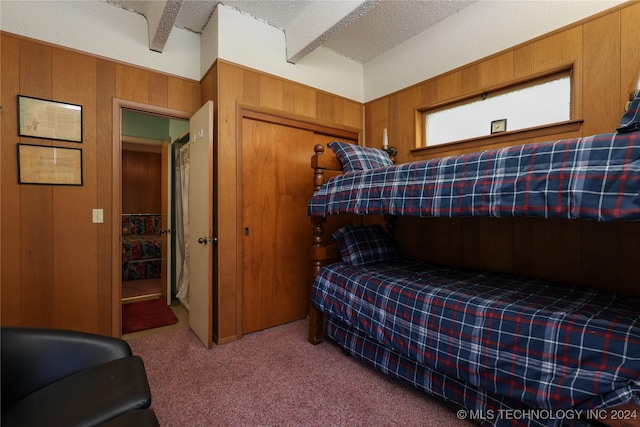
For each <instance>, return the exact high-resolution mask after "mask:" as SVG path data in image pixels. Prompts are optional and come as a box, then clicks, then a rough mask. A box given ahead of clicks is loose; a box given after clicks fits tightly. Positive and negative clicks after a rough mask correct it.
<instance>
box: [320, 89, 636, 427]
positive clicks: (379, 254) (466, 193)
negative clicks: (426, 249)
mask: <svg viewBox="0 0 640 427" xmlns="http://www.w3.org/2000/svg"><path fill="white" fill-rule="evenodd" d="M634 96H635V98H633V102H632V103H631V104H630V106H629V108H628V110H627V112H626V113H625V115H624V117H623V118H622V121H621V123H620V127H619V128H618V129H617V131H616V132H615V133H609V134H601V135H593V136H588V137H582V138H575V139H566V140H560V141H551V142H545V143H536V144H528V145H522V146H517V147H507V148H501V149H497V150H489V151H484V152H481V153H472V154H465V155H460V156H453V157H447V158H441V159H433V160H425V161H418V162H412V163H406V164H399V165H394V164H393V162H392V161H391V159H390V158H389V156H388V155H387V153H385V152H384V151H382V150H377V149H374V148H366V147H360V146H357V145H353V144H347V143H341V142H338V141H334V142H331V143H329V144H328V146H329V148H330V152H327V153H325V149H324V147H323V146H321V145H317V146H316V147H315V155H314V156H313V157H312V160H311V165H312V168H313V169H314V190H315V191H314V194H313V196H312V198H311V200H310V202H309V205H308V212H307V213H308V215H309V216H310V217H311V222H312V224H313V246H312V248H311V261H312V265H313V267H312V268H313V276H314V282H313V285H312V289H311V307H310V322H309V341H310V342H311V343H313V344H318V343H320V342H322V340H323V339H324V338H325V337H326V338H328V339H330V340H331V341H334V342H336V343H337V344H338V345H340V346H341V347H342V348H343V349H344V350H345V352H347V353H348V354H350V355H352V356H354V357H356V358H358V359H361V360H362V361H364V362H366V363H368V364H369V365H371V366H373V367H375V368H376V369H378V370H380V371H382V372H384V373H385V374H387V375H389V376H391V377H394V378H400V379H402V380H405V381H408V382H410V383H412V384H413V385H414V386H415V387H417V388H419V389H422V390H424V391H426V392H428V393H429V394H432V395H435V396H439V397H441V398H443V399H445V400H446V401H448V402H450V403H453V404H455V405H457V406H459V407H460V408H464V410H465V411H468V412H466V413H465V414H466V416H469V417H470V418H472V419H474V420H477V421H478V422H480V424H482V425H486V426H493V425H495V426H507V425H508V426H513V425H527V426H559V425H600V424H599V423H604V424H607V425H612V426H613V425H632V426H638V425H640V293H638V294H637V295H624V294H621V293H616V292H612V291H608V290H606V288H607V285H606V284H603V285H604V286H603V288H605V290H600V289H593V288H587V287H582V286H571V285H567V284H558V283H554V282H551V281H547V280H542V279H538V278H533V277H522V276H518V275H514V274H510V273H504V272H499V271H490V270H484V269H478V268H469V267H459V266H451V265H438V264H433V263H428V262H424V261H418V260H414V259H410V258H407V257H405V256H403V255H401V254H400V253H399V252H398V251H397V250H396V247H395V245H394V241H393V238H392V236H391V235H390V233H389V232H388V230H385V228H384V227H382V226H381V225H380V224H377V223H373V224H368V225H352V226H345V227H342V228H339V229H338V230H337V231H335V232H334V233H333V234H332V236H331V238H330V239H327V238H325V236H324V227H325V224H326V221H327V219H328V217H330V216H335V215H344V214H355V215H358V216H362V215H383V216H385V217H386V218H393V217H397V216H419V217H420V216H424V217H429V216H436V217H464V216H483V217H486V216H488V217H498V218H502V217H541V218H563V219H566V220H573V219H577V218H584V219H587V220H594V221H600V222H607V221H636V220H640V95H638V94H637V92H636V93H635V94H634ZM331 152H333V154H334V156H332V155H331ZM327 170H341V172H342V173H341V174H339V175H337V176H333V177H331V178H329V179H327V180H326V182H325V178H324V177H325V171H327ZM391 231H392V230H391Z"/></svg>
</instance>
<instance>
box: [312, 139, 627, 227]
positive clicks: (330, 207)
mask: <svg viewBox="0 0 640 427" xmlns="http://www.w3.org/2000/svg"><path fill="white" fill-rule="evenodd" d="M307 213H308V215H310V216H313V217H325V216H328V215H337V214H342V213H351V214H390V215H410V216H441V217H454V216H493V217H505V216H537V217H544V218H551V217H559V218H590V219H595V220H598V221H608V220H615V219H619V220H624V219H640V132H631V133H621V134H600V135H594V136H589V137H583V138H576V139H567V140H559V141H554V142H545V143H537V144H526V145H521V146H516V147H507V148H502V149H498V150H490V151H485V152H481V153H472V154H466V155H461V156H454V157H446V158H441V159H434V160H425V161H418V162H412V163H405V164H401V165H396V166H390V167H385V168H378V169H371V170H366V171H356V172H347V173H345V174H342V175H339V176H336V177H333V178H330V179H329V180H327V182H326V183H325V185H323V186H322V187H321V188H320V189H319V190H318V191H316V192H315V194H314V195H313V197H312V199H311V201H310V202H309V205H308V210H307Z"/></svg>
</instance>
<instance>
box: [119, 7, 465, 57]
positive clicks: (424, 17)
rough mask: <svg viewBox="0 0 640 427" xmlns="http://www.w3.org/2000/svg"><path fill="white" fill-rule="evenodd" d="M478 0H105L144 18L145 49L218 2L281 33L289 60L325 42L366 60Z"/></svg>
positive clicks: (193, 26) (198, 27) (196, 26)
mask: <svg viewBox="0 0 640 427" xmlns="http://www.w3.org/2000/svg"><path fill="white" fill-rule="evenodd" d="M476 1H477V0H222V1H220V0H107V2H108V3H110V4H113V5H115V6H118V7H123V8H125V9H127V10H131V11H132V12H136V13H140V14H142V15H144V16H145V17H146V18H147V22H148V31H149V48H150V49H151V50H156V51H158V52H162V49H163V48H164V43H166V40H167V39H168V37H169V34H170V32H171V30H172V29H173V28H174V27H179V28H185V29H188V30H190V31H193V32H196V33H200V32H202V30H203V28H204V27H205V26H206V25H207V22H208V21H209V18H210V17H211V15H212V13H213V11H214V10H215V8H216V6H217V5H218V4H219V3H222V4H224V5H225V6H229V7H232V8H235V9H237V10H240V11H242V12H244V13H247V14H249V15H251V16H253V17H254V18H256V19H258V20H260V21H263V22H266V23H268V24H270V25H273V26H275V27H277V28H279V29H281V30H283V31H284V33H285V38H286V43H287V60H289V61H290V62H293V63H295V62H297V61H299V60H300V59H302V58H303V57H304V56H305V55H307V54H308V53H310V52H311V51H313V50H314V49H316V48H318V47H320V46H324V47H326V48H329V49H331V50H333V51H335V52H337V53H339V54H342V55H344V56H346V57H348V58H351V59H353V60H355V61H357V62H361V63H364V62H367V61H369V60H371V59H373V58H375V57H376V56H378V55H380V54H382V53H384V52H386V51H387V50H389V49H391V48H393V47H394V46H397V45H398V44H400V43H402V42H404V41H406V40H408V39H410V38H411V37H413V36H415V35H416V34H419V33H421V32H422V31H425V30H426V29H428V28H429V27H431V26H433V25H435V24H437V23H438V22H440V21H442V20H444V19H446V18H447V17H448V16H450V15H453V14H455V13H457V12H459V11H460V10H462V9H464V8H465V7H468V6H469V5H470V4H472V3H475V2H476Z"/></svg>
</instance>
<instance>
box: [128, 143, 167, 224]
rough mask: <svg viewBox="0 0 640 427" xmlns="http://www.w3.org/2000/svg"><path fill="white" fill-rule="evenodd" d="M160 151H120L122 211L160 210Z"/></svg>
mask: <svg viewBox="0 0 640 427" xmlns="http://www.w3.org/2000/svg"><path fill="white" fill-rule="evenodd" d="M161 167H162V161H161V155H160V153H152V152H148V151H133V150H123V151H122V213H150V214H160V212H161V208H162V205H161V197H160V196H161V191H160V190H161V185H162V182H161V179H160V178H161V176H162V171H161V169H160V168H161Z"/></svg>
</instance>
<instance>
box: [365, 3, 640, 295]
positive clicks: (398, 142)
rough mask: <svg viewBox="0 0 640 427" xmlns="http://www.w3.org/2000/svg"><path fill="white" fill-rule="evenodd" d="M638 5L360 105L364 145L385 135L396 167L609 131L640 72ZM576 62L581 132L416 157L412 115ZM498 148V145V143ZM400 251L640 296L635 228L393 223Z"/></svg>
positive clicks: (526, 222) (474, 221) (527, 222)
mask: <svg viewBox="0 0 640 427" xmlns="http://www.w3.org/2000/svg"><path fill="white" fill-rule="evenodd" d="M639 21H640V3H637V2H633V3H629V4H625V5H623V6H621V7H618V8H616V9H613V10H612V11H610V12H605V13H602V14H599V15H597V16H595V17H593V18H589V19H587V20H584V21H581V22H579V23H576V24H575V25H572V26H570V27H568V28H565V29H562V30H559V31H556V32H554V33H551V34H549V35H547V36H543V37H540V38H537V39H535V40H532V41H530V42H527V43H523V44H521V45H519V46H515V47H513V48H511V49H508V50H506V51H504V52H501V53H498V54H496V55H493V56H491V57H488V58H485V59H483V60H480V61H477V62H474V63H472V64H468V65H466V66H464V67H461V68H459V69H456V70H453V71H451V72H448V73H446V74H443V75H441V76H437V77H435V78H433V79H429V80H426V81H424V82H422V83H420V84H417V85H414V86H412V87H409V88H407V89H405V90H402V91H399V92H397V93H393V94H390V95H389V96H385V97H383V98H380V99H377V100H374V101H372V102H369V103H367V104H366V105H365V117H366V125H365V129H366V135H367V145H371V146H379V144H380V141H381V140H382V132H383V129H384V128H385V127H386V128H388V133H389V141H390V144H391V145H395V146H396V147H397V148H398V162H400V163H402V162H408V161H413V160H419V159H426V158H432V157H442V156H446V155H455V154H461V153H463V152H466V151H480V150H483V149H490V148H496V147H500V146H508V145H518V144H523V143H530V142H540V141H544V140H555V139H562V138H570V137H579V136H586V135H592V134H596V133H606V132H613V131H614V130H615V128H616V127H617V125H618V123H619V121H620V118H621V117H622V114H623V112H624V109H623V108H624V104H625V101H626V99H627V96H628V95H627V89H628V87H629V85H630V84H631V81H632V79H633V76H634V74H635V72H636V70H637V69H638V66H639V64H640V31H638V22H639ZM567 64H573V70H574V75H573V78H574V79H576V80H577V86H576V87H577V92H578V93H577V94H576V95H577V96H576V102H575V103H574V105H573V108H574V111H575V117H577V118H582V119H584V121H583V123H582V125H581V127H580V128H579V130H577V131H571V132H565V133H558V134H553V135H547V136H544V137H532V138H528V139H519V140H508V139H497V138H496V139H489V140H488V141H487V142H486V144H485V145H483V146H480V147H474V148H467V149H465V148H462V149H461V148H460V147H459V146H452V148H451V149H449V150H447V149H443V150H442V149H441V150H438V152H437V153H433V152H429V151H428V150H426V151H423V150H420V151H414V152H411V151H410V150H412V149H414V148H415V143H416V130H417V127H418V126H420V125H419V124H418V123H416V114H415V113H416V110H417V109H420V108H423V107H425V106H428V105H431V104H435V103H441V102H445V101H447V100H452V99H459V98H461V97H464V96H466V95H469V94H474V93H481V92H482V91H483V90H487V89H488V88H492V87H496V86H499V85H502V84H505V83H508V82H510V81H513V80H515V79H520V78H525V77H527V76H531V75H535V74H536V73H540V72H544V71H547V70H552V69H556V68H558V67H564V66H566V65H567ZM496 140H497V142H496ZM397 231H398V239H399V244H400V246H401V248H402V249H403V250H404V251H405V252H407V253H410V254H412V255H414V256H420V257H422V258H425V259H428V260H432V261H438V262H445V263H452V264H464V265H472V266H478V267H488V268H495V269H500V270H506V271H513V272H516V273H524V274H529V275H534V276H541V277H545V278H550V279H554V280H559V281H562V282H577V283H583V284H586V285H590V286H600V285H604V286H605V287H607V288H609V289H612V288H617V289H620V290H623V291H627V292H638V289H640V286H639V285H640V277H639V276H638V275H637V274H634V273H633V271H634V270H633V268H634V267H633V266H634V260H633V258H634V252H635V250H634V247H635V246H637V244H635V243H634V242H635V240H636V239H637V237H638V236H640V223H638V222H625V223H611V224H599V223H595V222H593V221H546V220H539V219H532V218H518V219H491V218H463V219H454V220H450V219H437V218H430V219H407V218H402V219H400V220H399V221H398V224H397Z"/></svg>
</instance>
